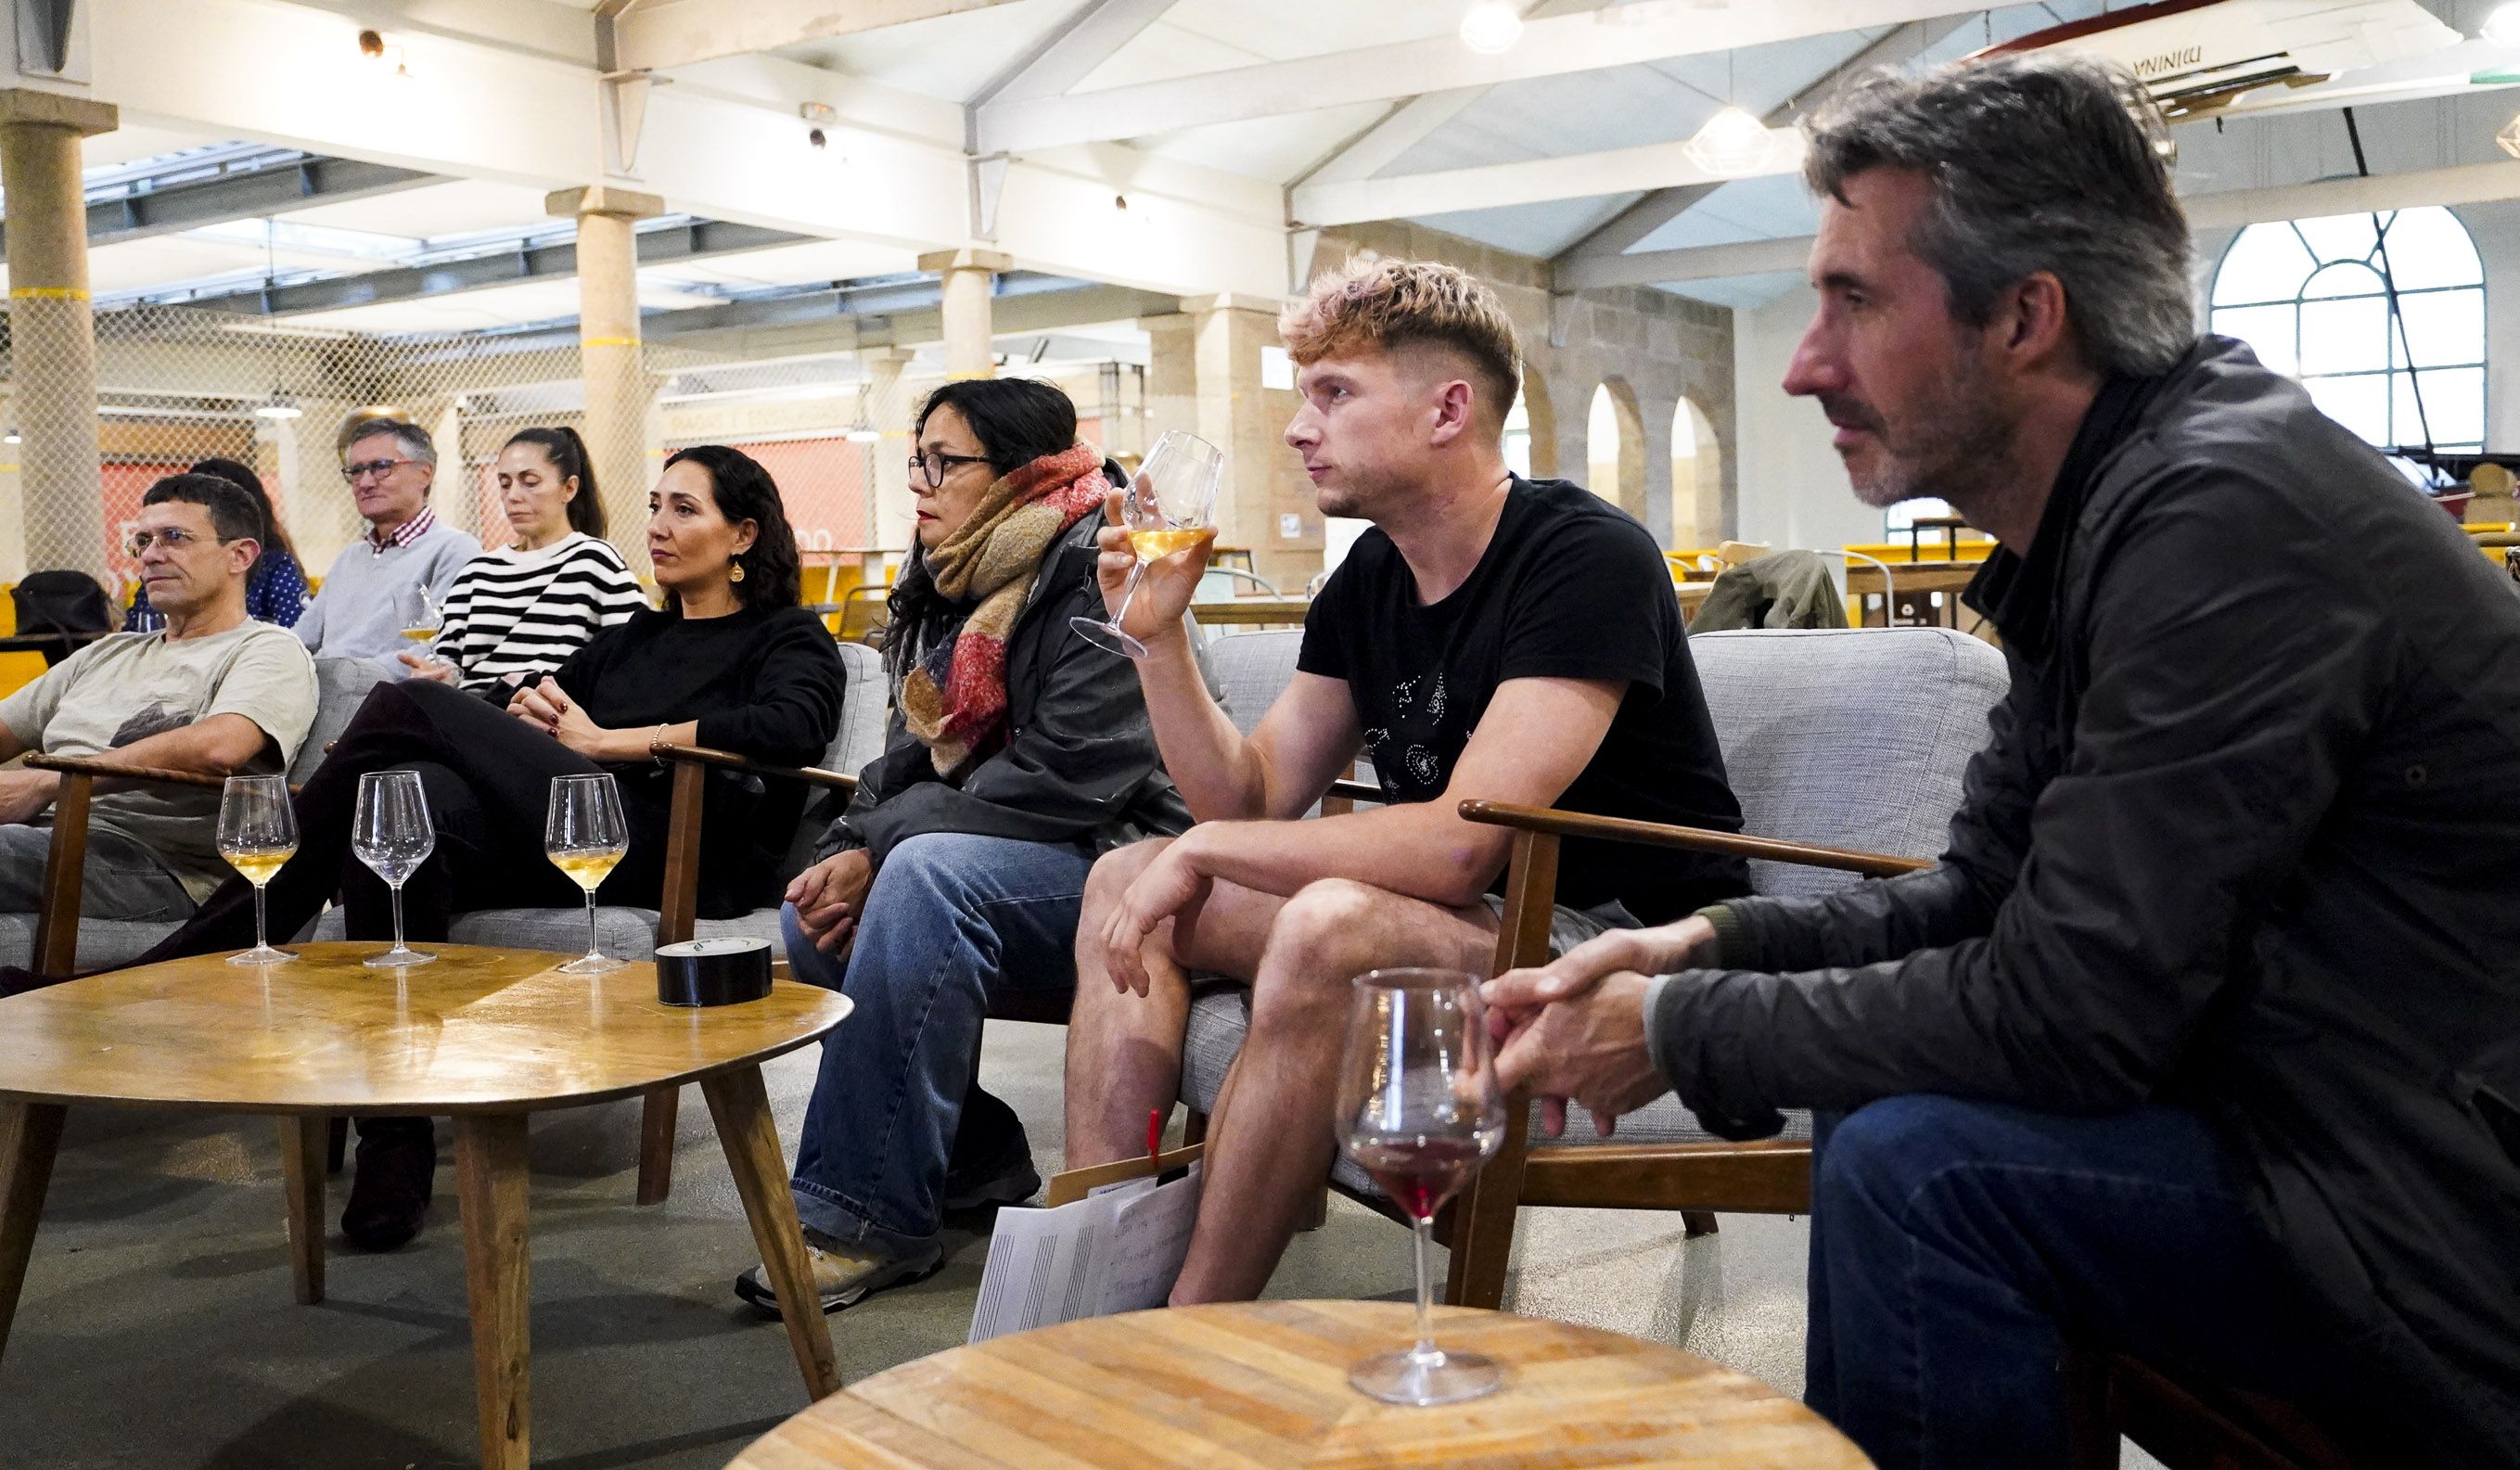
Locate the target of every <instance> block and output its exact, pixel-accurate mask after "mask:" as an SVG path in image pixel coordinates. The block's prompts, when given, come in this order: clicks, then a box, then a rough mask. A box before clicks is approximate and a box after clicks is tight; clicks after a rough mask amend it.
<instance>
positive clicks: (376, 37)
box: [359, 30, 411, 76]
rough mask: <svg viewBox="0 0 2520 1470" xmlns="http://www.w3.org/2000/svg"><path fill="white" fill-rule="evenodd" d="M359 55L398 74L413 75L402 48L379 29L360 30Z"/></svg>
mask: <svg viewBox="0 0 2520 1470" xmlns="http://www.w3.org/2000/svg"><path fill="white" fill-rule="evenodd" d="M359 55H360V56H362V57H364V58H366V59H367V61H368V62H370V63H371V64H373V65H375V66H378V67H384V68H385V69H386V70H389V71H391V72H392V73H393V74H394V75H396V76H409V75H411V67H408V66H406V65H404V63H403V52H402V48H401V47H400V46H397V45H395V44H393V43H392V42H390V41H387V40H386V39H385V38H384V36H383V35H382V34H381V33H379V32H377V31H373V30H363V31H360V32H359Z"/></svg>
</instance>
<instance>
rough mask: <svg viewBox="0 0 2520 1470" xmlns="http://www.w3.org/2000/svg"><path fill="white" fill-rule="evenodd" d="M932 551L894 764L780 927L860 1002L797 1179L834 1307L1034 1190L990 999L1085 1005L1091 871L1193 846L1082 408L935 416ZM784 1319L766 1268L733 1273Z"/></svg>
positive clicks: (903, 591) (924, 560) (901, 686)
mask: <svg viewBox="0 0 2520 1470" xmlns="http://www.w3.org/2000/svg"><path fill="white" fill-rule="evenodd" d="M915 437H916V441H917V444H916V447H917V453H916V454H915V455H914V456H913V457H912V460H911V490H912V492H913V493H914V494H915V495H916V496H917V498H918V500H917V504H918V510H919V532H918V540H917V541H916V542H915V543H914V544H913V546H912V549H911V554H910V564H909V565H908V567H907V568H905V569H904V571H903V573H902V575H901V578H900V581H899V583H898V584H897V585H896V586H895V588H894V590H893V594H892V601H891V628H890V633H889V635H888V637H887V640H886V643H885V648H884V662H885V664H886V666H887V668H888V670H889V672H890V675H891V680H892V704H893V712H892V724H891V730H890V734H889V737H888V738H887V739H886V741H885V746H884V753H883V755H882V756H881V757H880V758H878V759H877V760H876V761H875V762H874V763H873V764H871V765H869V766H868V767H867V768H866V769H865V770H864V771H861V772H860V773H858V788H857V794H856V795H855V796H854V797H853V798H852V799H851V800H850V802H849V805H848V809H847V810H846V811H845V812H844V813H842V814H841V816H840V818H839V820H838V821H837V822H834V823H833V824H832V826H831V829H830V830H828V831H827V832H825V833H824V834H823V838H822V841H821V843H820V845H819V847H818V850H817V856H818V858H819V860H820V861H818V862H817V863H815V865H814V866H813V867H811V868H809V869H806V870H805V871H804V873H803V874H801V875H800V876H798V877H797V879H796V880H795V882H794V883H792V884H790V885H789V887H788V890H787V908H786V910H785V911H784V912H783V913H782V915H781V920H782V923H783V924H784V926H785V927H786V929H787V955H788V958H789V962H790V963H791V964H792V965H793V966H794V968H795V973H796V978H798V979H799V980H807V981H811V982H813V983H815V984H818V985H824V986H828V987H830V988H832V989H833V990H845V991H846V992H847V993H848V995H849V996H850V997H851V998H852V999H854V1000H855V1001H856V1002H857V1011H856V1013H855V1015H854V1016H852V1018H851V1019H850V1021H849V1024H848V1025H846V1026H843V1027H841V1028H840V1029H839V1030H838V1031H835V1032H833V1033H832V1036H831V1037H830V1038H829V1039H828V1040H827V1041H825V1043H824V1045H823V1067H822V1076H821V1078H820V1080H819V1081H818V1082H817V1083H816V1084H815V1087H814V1098H813V1102H812V1103H811V1105H810V1106H809V1107H808V1108H807V1110H806V1113H805V1127H804V1130H803V1133H802V1135H801V1136H800V1138H799V1140H798V1143H797V1150H796V1174H795V1179H794V1180H793V1181H792V1188H793V1190H794V1193H795V1196H796V1210H797V1214H798V1215H799V1216H800V1217H801V1218H802V1220H803V1222H804V1225H805V1239H806V1243H807V1245H808V1246H809V1247H810V1254H811V1256H812V1258H813V1266H814V1274H815V1279H816V1284H817V1285H818V1287H819V1288H820V1291H821V1295H822V1304H823V1310H824V1311H826V1312H833V1311H837V1310H839V1309H840V1308H842V1307H846V1306H848V1305H850V1304H851V1303H853V1302H856V1301H857V1300H858V1299H860V1298H861V1297H863V1296H865V1295H866V1294H867V1293H868V1292H871V1291H877V1290H880V1289H881V1288H883V1287H886V1286H890V1285H894V1284H896V1283H898V1282H902V1281H907V1280H915V1279H917V1278H918V1277H920V1276H922V1275H924V1274H926V1273H927V1272H929V1271H931V1270H935V1269H936V1267H937V1266H938V1265H939V1264H940V1263H941V1261H942V1259H943V1251H942V1247H941V1245H940V1244H939V1236H940V1233H941V1230H942V1226H943V1216H944V1213H945V1212H946V1211H948V1210H959V1209H969V1208H973V1207H977V1206H982V1205H989V1204H1012V1203H1017V1202H1020V1201H1022V1200H1024V1199H1026V1198H1029V1197H1030V1196H1031V1194H1032V1192H1033V1191H1034V1190H1035V1189H1037V1188H1038V1187H1040V1183H1041V1179H1040V1176H1039V1175H1038V1174H1036V1173H1035V1172H1034V1170H1033V1167H1032V1155H1031V1149H1030V1146H1029V1145H1028V1143H1027V1142H1026V1141H1025V1138H1024V1134H1023V1126H1022V1125H1021V1124H1020V1123H1019V1122H1017V1121H1016V1119H1015V1116H1014V1114H1013V1112H1012V1110H1011V1109H1009V1108H1008V1107H1007V1105H1006V1104H1005V1103H1003V1102H1001V1101H999V1100H998V1099H997V1098H995V1097H992V1096H990V1095H989V1094H987V1093H986V1092H983V1091H979V1090H978V1088H977V1087H976V1086H975V1085H974V1081H975V1068H976V1065H977V1063H978V1061H979V1053H980V1025H981V1022H982V1019H983V1018H984V1017H985V1016H986V1014H987V1013H988V1011H989V1010H990V1009H991V1007H992V1003H993V1002H997V1003H999V1004H1002V1005H1009V1006H1012V1008H1015V1009H1019V1010H1021V1011H1022V1012H1024V1013H1025V1014H1040V1013H1042V1012H1044V1011H1047V1012H1048V1013H1049V1014H1051V1015H1053V1016H1063V1015H1064V1014H1065V1011H1066V1007H1067V1002H1068V998H1069V997H1070V996H1071V995H1072V994H1073V992H1074V990H1075V985H1076V972H1075V963H1074V958H1073V954H1072V950H1073V945H1074V941H1075V935H1076V916H1077V911H1078V908H1079V905H1080V904H1081V902H1082V900H1083V896H1084V892H1085V876H1086V873H1087V872H1088V871H1089V870H1091V869H1092V868H1093V866H1094V859H1095V858H1096V857H1097V856H1098V855H1099V854H1101V853H1102V852H1104V851H1107V850H1108V849H1110V848H1113V847H1118V846H1121V845H1124V844H1126V843H1129V842H1133V841H1136V840H1137V839H1138V838H1140V837H1143V836H1148V835H1153V834H1159V833H1178V832H1180V831H1182V830H1184V829H1186V828H1187V827H1188V826H1189V825H1190V812H1189V810H1188V808H1186V807H1185V806H1184V805H1183V804H1182V801H1181V798H1180V796H1179V795H1177V794H1176V793H1175V792H1174V790H1173V787H1172V782H1171V781H1170V780H1167V779H1166V778H1165V776H1164V773H1163V771H1162V769H1161V768H1160V766H1158V764H1157V761H1156V755H1155V742H1154V735H1153V734H1152V732H1151V731H1150V730H1149V728H1148V723H1147V711H1146V706H1145V704H1144V702H1143V701H1142V699H1141V697H1140V694H1139V690H1138V677H1137V672H1136V671H1135V670H1134V669H1132V668H1130V666H1129V663H1128V661H1127V660H1126V659H1124V658H1121V657H1120V656H1118V655H1117V654H1113V653H1109V652H1105V651H1104V650H1102V649H1101V648H1098V647H1096V646H1093V645H1092V644H1089V643H1087V642H1086V641H1085V640H1084V639H1083V638H1080V637H1079V636H1077V634H1076V633H1075V632H1074V631H1073V630H1072V629H1070V627H1069V626H1068V620H1069V619H1070V618H1072V617H1075V616H1077V615H1079V614H1086V615H1089V616H1099V615H1100V614H1101V612H1102V592H1101V589H1100V588H1099V586H1098V585H1097V583H1096V581H1095V574H1094V573H1095V559H1096V557H1097V550H1096V547H1095V539H1094V538H1095V533H1096V532H1097V531H1098V530H1100V529H1101V527H1102V502H1103V498H1104V497H1105V496H1106V495H1107V494H1109V493H1110V491H1111V489H1112V488H1113V487H1112V485H1111V484H1110V483H1109V481H1108V480H1106V479H1105V477H1104V471H1103V468H1102V451H1100V450H1098V449H1096V448H1095V447H1094V446H1092V445H1090V444H1081V443H1079V442H1077V438H1076V406H1075V405H1074V404H1073V403H1071V402H1069V401H1068V398H1067V395H1066V394H1064V393H1062V392H1060V391H1059V390H1058V389H1057V388H1055V387H1053V386H1051V385H1050V384H1048V383H1042V382H1033V381H1029V380H1026V379H975V380H970V381H963V382H949V383H947V384H945V385H944V386H943V387H940V388H938V389H937V390H936V391H935V392H934V393H932V394H930V395H929V396H928V399H927V401H926V403H925V404H924V405H923V406H922V407H921V409H920V411H919V419H918V425H917V429H916V434H915ZM736 1291H737V1293H738V1294H739V1295H741V1296H742V1297H743V1298H744V1300H746V1301H748V1302H751V1303H752V1304H753V1305H755V1306H756V1307H760V1308H762V1309H764V1310H767V1311H772V1312H775V1311H776V1310H777V1299H776V1298H775V1297H774V1296H773V1294H772V1292H771V1288H770V1285H769V1283H768V1282H767V1281H766V1280H764V1279H763V1277H762V1272H761V1270H760V1269H759V1268H758V1267H756V1268H754V1269H753V1270H749V1271H746V1272H745V1273H744V1274H743V1275H742V1277H740V1278H739V1279H738V1280H737V1282H736Z"/></svg>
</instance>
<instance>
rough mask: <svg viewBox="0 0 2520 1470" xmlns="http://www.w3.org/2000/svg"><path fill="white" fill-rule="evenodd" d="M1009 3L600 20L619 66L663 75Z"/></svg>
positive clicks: (716, 4)
mask: <svg viewBox="0 0 2520 1470" xmlns="http://www.w3.org/2000/svg"><path fill="white" fill-rule="evenodd" d="M1004 3H1006V0H845V3H844V0H735V3H733V4H729V3H728V0H646V3H644V4H637V5H632V6H629V7H627V8H625V9H623V10H622V11H621V12H620V13H619V14H618V15H614V16H611V17H609V18H607V19H605V20H603V21H601V22H599V23H606V24H609V25H610V26H611V27H612V51H611V63H612V68H613V69H614V70H616V71H663V70H667V69H669V68H671V67H687V66H690V65H691V64H692V63H694V62H705V61H712V60H714V59H716V58H718V57H722V56H748V55H750V54H751V53H753V52H756V51H776V50H778V49H779V48H780V47H782V46H797V45H802V44H803V43H805V42H807V41H824V40H829V39H831V38H832V37H833V36H843V35H850V34H853V33H855V32H858V31H862V30H880V29H882V28H883V27H884V26H887V25H900V24H903V23H905V22H911V21H925V20H928V19H930V18H932V17H935V16H950V15H953V14H954V13H955V12H957V11H966V10H978V9H981V8H982V7H984V6H990V5H1002V4H1004Z"/></svg>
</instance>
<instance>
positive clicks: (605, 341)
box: [577, 336, 639, 347]
mask: <svg viewBox="0 0 2520 1470" xmlns="http://www.w3.org/2000/svg"><path fill="white" fill-rule="evenodd" d="M577 344H578V345H579V346H581V347H636V346H638V345H639V339H638V338H637V337H635V336H588V337H580V338H578V342H577Z"/></svg>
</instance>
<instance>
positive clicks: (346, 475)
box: [341, 460, 420, 485]
mask: <svg viewBox="0 0 2520 1470" xmlns="http://www.w3.org/2000/svg"><path fill="white" fill-rule="evenodd" d="M419 463H420V461H418V460H363V461H361V462H360V463H358V464H356V465H344V466H342V467H341V481H342V483H343V484H349V485H355V484H357V483H358V482H359V481H360V480H361V479H362V478H364V477H366V476H368V475H371V474H376V475H382V474H389V473H391V472H392V470H393V468H394V467H395V466H397V465H417V464H419Z"/></svg>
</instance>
